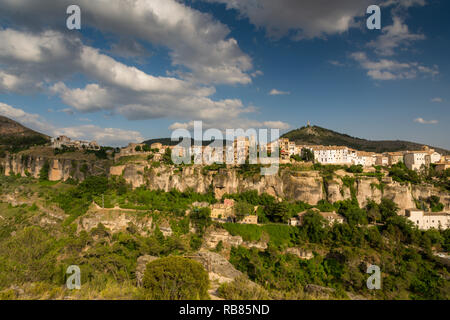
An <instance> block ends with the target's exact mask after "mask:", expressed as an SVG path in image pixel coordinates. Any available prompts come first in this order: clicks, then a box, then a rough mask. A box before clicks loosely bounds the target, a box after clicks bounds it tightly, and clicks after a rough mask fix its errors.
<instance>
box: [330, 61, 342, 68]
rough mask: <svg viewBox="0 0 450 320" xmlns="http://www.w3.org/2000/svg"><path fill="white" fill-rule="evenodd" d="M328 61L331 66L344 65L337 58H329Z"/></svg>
mask: <svg viewBox="0 0 450 320" xmlns="http://www.w3.org/2000/svg"><path fill="white" fill-rule="evenodd" d="M328 63H329V64H332V65H333V66H336V67H343V66H344V65H345V64H343V63H342V62H339V61H337V60H329V61H328Z"/></svg>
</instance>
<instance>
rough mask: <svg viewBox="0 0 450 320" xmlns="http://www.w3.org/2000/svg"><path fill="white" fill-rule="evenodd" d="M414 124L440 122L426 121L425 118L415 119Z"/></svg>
mask: <svg viewBox="0 0 450 320" xmlns="http://www.w3.org/2000/svg"><path fill="white" fill-rule="evenodd" d="M414 122H417V123H421V124H438V123H439V121H438V120H425V119H423V118H416V119H414Z"/></svg>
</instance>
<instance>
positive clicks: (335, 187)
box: [0, 153, 450, 213]
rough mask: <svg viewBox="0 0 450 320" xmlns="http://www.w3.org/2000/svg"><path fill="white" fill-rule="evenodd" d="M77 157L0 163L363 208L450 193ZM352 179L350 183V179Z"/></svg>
mask: <svg viewBox="0 0 450 320" xmlns="http://www.w3.org/2000/svg"><path fill="white" fill-rule="evenodd" d="M90 156H92V157H84V158H83V157H79V155H78V157H77V155H76V154H75V156H72V157H71V155H70V154H69V155H63V156H54V155H52V154H50V155H49V154H46V155H34V154H26V153H25V154H24V153H19V154H15V155H10V156H8V157H6V158H4V159H0V167H1V168H3V172H4V174H5V175H12V174H20V175H22V176H27V175H28V176H32V177H35V178H38V177H39V172H40V170H41V169H42V167H43V166H44V165H45V164H46V163H48V164H49V180H51V181H58V180H63V181H65V180H67V179H69V178H73V179H76V180H80V181H81V180H84V179H85V178H86V176H88V175H98V174H105V173H107V174H109V175H112V176H123V178H124V179H125V180H126V181H127V182H128V183H130V184H131V185H132V186H133V187H134V188H137V187H141V186H146V187H148V188H149V189H152V190H157V189H160V190H164V191H170V190H172V189H177V190H180V191H186V190H188V189H191V190H194V191H196V192H199V193H205V192H207V191H208V190H213V191H214V193H215V195H216V197H217V198H221V197H222V196H223V195H224V194H226V193H238V192H243V191H248V190H256V191H257V192H258V193H260V194H261V193H264V192H265V193H268V194H270V195H272V196H274V197H277V198H286V199H289V200H296V201H304V202H306V203H309V204H312V205H315V204H317V202H318V201H320V200H322V199H326V200H328V201H330V202H332V203H333V202H336V201H339V200H345V199H349V198H351V197H352V194H354V195H355V196H356V198H357V199H358V202H359V203H360V205H361V206H365V205H366V204H367V201H368V200H375V201H376V202H379V201H380V200H381V198H382V197H385V198H388V199H391V200H393V201H394V202H395V203H397V205H398V206H399V207H400V209H401V213H403V212H404V209H407V208H412V207H415V200H424V199H426V198H428V197H430V196H432V195H435V196H438V197H439V198H440V201H441V202H442V203H443V204H444V206H445V210H449V209H450V194H449V193H448V192H443V191H440V190H438V189H436V188H434V187H433V186H431V185H426V184H422V185H409V184H400V183H397V182H394V181H392V179H390V178H388V177H387V178H384V179H383V180H382V183H380V181H379V180H378V179H377V178H372V177H353V175H352V174H348V175H349V177H350V178H352V186H351V187H350V186H349V185H348V183H346V184H344V183H343V180H342V179H343V175H346V174H345V173H343V174H337V175H335V176H334V177H333V179H332V180H331V181H329V180H327V181H324V179H323V177H322V176H321V175H320V173H319V172H318V171H291V170H289V169H280V171H279V173H278V174H276V175H273V176H260V175H259V174H255V175H250V176H248V175H243V174H241V173H240V172H239V170H237V169H233V168H228V169H220V170H218V171H205V170H204V168H203V167H202V166H197V165H194V166H187V167H183V168H182V169H179V168H175V167H170V166H160V167H155V168H152V167H151V166H150V165H149V164H148V163H141V164H136V163H129V164H124V165H119V166H110V163H109V162H108V161H99V160H97V159H96V158H95V156H93V155H90ZM353 181H354V182H353Z"/></svg>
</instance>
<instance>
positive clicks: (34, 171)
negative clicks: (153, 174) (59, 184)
mask: <svg viewBox="0 0 450 320" xmlns="http://www.w3.org/2000/svg"><path fill="white" fill-rule="evenodd" d="M46 164H48V166H49V171H48V178H49V180H50V181H60V180H61V181H66V180H67V179H69V178H72V179H75V180H79V181H82V180H84V179H85V178H86V177H87V176H89V175H98V174H107V173H108V172H109V165H108V161H99V160H97V159H96V158H95V156H93V155H83V156H80V154H74V156H73V157H72V156H71V154H67V155H59V156H54V155H51V154H50V155H49V154H44V155H35V154H30V153H19V154H13V155H8V156H6V157H5V158H3V159H0V171H3V174H4V175H7V176H9V175H14V174H15V175H17V174H19V175H21V176H23V177H25V176H29V177H33V178H39V173H40V172H41V169H42V168H43V167H44V166H45V165H46Z"/></svg>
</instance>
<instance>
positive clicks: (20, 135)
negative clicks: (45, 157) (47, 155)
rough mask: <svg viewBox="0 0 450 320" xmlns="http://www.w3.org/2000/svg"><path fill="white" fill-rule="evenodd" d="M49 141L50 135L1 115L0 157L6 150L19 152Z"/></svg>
mask: <svg viewBox="0 0 450 320" xmlns="http://www.w3.org/2000/svg"><path fill="white" fill-rule="evenodd" d="M47 142H49V137H48V136H46V135H44V134H42V133H39V132H36V131H34V130H31V129H28V128H27V127H24V126H23V125H21V124H20V123H18V122H16V121H14V120H11V119H8V118H6V117H3V116H0V157H2V155H3V154H4V153H5V151H10V152H17V151H20V150H23V149H27V148H29V147H30V146H34V145H42V144H45V143H47Z"/></svg>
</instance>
